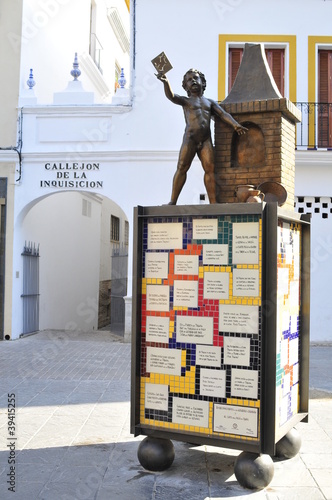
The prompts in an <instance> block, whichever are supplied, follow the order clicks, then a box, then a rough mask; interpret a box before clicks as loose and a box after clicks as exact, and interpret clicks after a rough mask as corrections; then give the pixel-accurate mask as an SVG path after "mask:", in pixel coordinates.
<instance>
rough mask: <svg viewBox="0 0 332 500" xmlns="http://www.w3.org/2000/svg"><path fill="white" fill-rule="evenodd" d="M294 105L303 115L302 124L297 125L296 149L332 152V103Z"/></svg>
mask: <svg viewBox="0 0 332 500" xmlns="http://www.w3.org/2000/svg"><path fill="white" fill-rule="evenodd" d="M294 104H295V106H296V107H297V108H298V109H299V110H300V111H301V113H302V122H301V123H298V124H297V125H296V149H297V150H317V149H323V150H331V151H332V103H324V102H295V103H294Z"/></svg>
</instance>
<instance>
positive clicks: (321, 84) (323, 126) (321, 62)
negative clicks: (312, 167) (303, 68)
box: [318, 50, 332, 148]
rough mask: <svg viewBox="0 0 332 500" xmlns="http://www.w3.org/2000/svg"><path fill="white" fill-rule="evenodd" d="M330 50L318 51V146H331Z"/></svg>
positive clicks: (331, 84)
mask: <svg viewBox="0 0 332 500" xmlns="http://www.w3.org/2000/svg"><path fill="white" fill-rule="evenodd" d="M331 77H332V50H319V51H318V103H319V104H318V146H319V147H321V148H330V147H332V113H331V103H332V81H331Z"/></svg>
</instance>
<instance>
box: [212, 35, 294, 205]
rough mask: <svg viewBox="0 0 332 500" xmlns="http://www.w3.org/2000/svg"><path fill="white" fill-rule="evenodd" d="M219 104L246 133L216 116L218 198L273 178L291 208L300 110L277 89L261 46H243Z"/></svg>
mask: <svg viewBox="0 0 332 500" xmlns="http://www.w3.org/2000/svg"><path fill="white" fill-rule="evenodd" d="M221 106H222V107H223V109H225V111H227V112H228V113H230V114H231V115H232V116H233V117H234V118H235V120H236V121H238V122H239V123H241V125H244V126H245V127H247V128H248V132H247V133H246V134H245V135H242V136H238V135H237V133H236V132H233V130H232V129H230V127H229V126H228V125H227V124H225V123H224V122H222V121H221V120H216V123H215V155H216V158H215V162H216V167H215V176H216V187H217V201H218V202H219V203H230V202H236V201H237V198H236V194H235V191H236V187H237V186H238V185H240V184H253V185H255V186H258V185H259V184H261V183H262V182H267V181H275V182H279V183H281V184H282V185H283V186H284V187H285V188H286V190H287V201H286V203H285V205H284V207H285V208H287V209H290V210H294V180H295V124H296V123H297V122H299V121H301V112H300V111H299V110H298V109H297V108H296V107H295V105H294V104H293V103H292V102H290V101H289V100H288V99H287V98H284V97H282V96H281V94H280V93H279V90H278V88H277V86H276V84H275V81H274V79H273V76H272V74H271V71H270V68H269V66H268V63H267V60H266V57H265V53H264V48H263V46H262V45H261V44H258V45H252V44H246V45H245V50H244V53H243V58H242V62H241V65H240V68H239V71H238V74H237V77H236V79H235V82H234V85H233V87H232V90H231V92H230V93H229V95H228V96H227V97H226V99H225V100H224V101H223V102H222V103H221Z"/></svg>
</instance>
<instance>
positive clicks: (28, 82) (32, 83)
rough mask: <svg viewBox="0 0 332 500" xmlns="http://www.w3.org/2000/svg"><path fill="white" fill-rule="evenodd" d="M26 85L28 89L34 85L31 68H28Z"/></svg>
mask: <svg viewBox="0 0 332 500" xmlns="http://www.w3.org/2000/svg"><path fill="white" fill-rule="evenodd" d="M27 85H28V87H29V89H30V90H32V88H33V87H34V86H35V85H36V82H35V81H34V79H33V72H32V69H30V75H29V79H28V80H27Z"/></svg>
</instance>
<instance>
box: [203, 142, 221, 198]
mask: <svg viewBox="0 0 332 500" xmlns="http://www.w3.org/2000/svg"><path fill="white" fill-rule="evenodd" d="M198 157H199V159H200V160H201V163H202V167H203V169H204V184H205V187H206V191H207V194H208V197H209V201H210V203H217V200H216V181H215V176H214V151H213V146H212V143H211V141H210V140H208V141H205V142H204V144H203V147H202V149H201V150H200V151H199V153H198Z"/></svg>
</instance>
